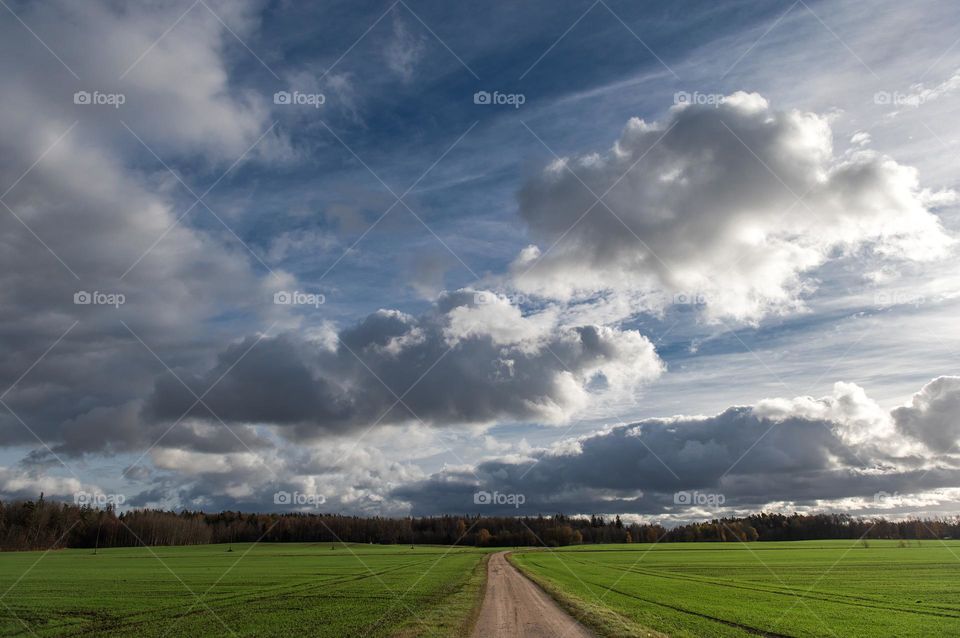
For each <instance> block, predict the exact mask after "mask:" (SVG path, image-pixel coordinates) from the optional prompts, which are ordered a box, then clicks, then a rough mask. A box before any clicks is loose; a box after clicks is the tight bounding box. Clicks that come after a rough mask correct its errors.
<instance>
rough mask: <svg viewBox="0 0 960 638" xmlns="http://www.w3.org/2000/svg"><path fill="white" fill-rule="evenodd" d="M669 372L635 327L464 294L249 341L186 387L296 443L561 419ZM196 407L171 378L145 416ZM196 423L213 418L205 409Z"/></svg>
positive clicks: (232, 417) (229, 416)
mask: <svg viewBox="0 0 960 638" xmlns="http://www.w3.org/2000/svg"><path fill="white" fill-rule="evenodd" d="M245 353H246V354H245ZM237 362H238V363H237ZM660 371H661V364H660V361H659V359H658V358H657V356H656V353H655V352H654V350H653V346H652V344H650V342H649V341H648V340H647V339H646V338H645V337H643V336H641V335H640V334H639V333H638V332H636V331H629V330H628V331H621V330H616V329H611V328H605V327H600V326H592V325H589V326H578V327H559V326H554V325H552V324H545V323H543V322H541V321H540V319H539V318H538V317H524V316H522V315H521V314H520V311H519V309H518V308H516V307H515V306H512V305H511V304H509V303H508V302H507V301H506V300H505V299H503V298H498V297H496V296H495V295H493V294H492V293H488V292H477V291H472V290H467V291H459V292H456V293H450V294H446V295H444V296H442V297H441V299H440V300H439V302H438V304H437V307H436V308H435V309H434V310H433V311H431V312H428V313H426V314H424V315H422V316H420V317H413V316H411V315H407V314H404V313H401V312H398V311H394V310H380V311H377V312H375V313H373V314H371V315H369V316H367V317H366V318H364V319H363V320H362V321H360V322H358V323H357V324H355V325H353V326H351V327H349V328H346V329H344V330H342V331H340V332H339V334H336V335H333V334H331V335H329V339H328V340H326V341H323V342H315V341H314V342H310V341H305V340H303V339H302V338H299V337H297V336H296V335H293V334H284V335H281V336H278V337H267V338H263V339H260V340H257V339H254V338H252V337H251V338H248V339H247V340H245V341H243V342H241V343H237V344H235V345H233V346H231V347H230V348H229V349H227V351H225V352H224V353H223V354H221V355H220V356H219V358H218V363H217V365H215V366H214V367H213V368H211V369H210V370H208V371H206V372H205V373H203V374H201V375H199V376H196V377H191V378H189V380H186V379H185V381H186V382H187V384H188V385H190V386H192V387H193V391H194V392H195V393H196V394H201V393H202V392H204V390H205V389H206V388H208V387H212V388H213V389H212V390H211V391H210V392H209V394H207V395H206V396H205V397H204V403H205V404H206V406H209V409H210V410H212V411H213V413H214V414H215V415H216V417H219V418H221V419H224V420H226V421H235V422H246V423H265V424H282V425H293V426H295V427H294V428H292V429H288V430H286V432H287V434H288V435H289V436H297V437H313V436H319V435H322V434H324V433H329V432H340V431H347V430H351V429H355V428H363V427H369V426H371V425H373V424H374V423H377V422H379V423H384V424H389V423H401V422H408V421H413V420H423V421H424V422H426V423H431V424H436V425H456V424H463V423H487V422H492V421H495V420H499V419H506V420H514V421H524V420H540V421H543V420H546V421H557V422H562V421H564V420H566V419H568V418H569V417H570V416H571V415H572V414H573V413H574V412H575V411H576V410H578V409H580V408H582V407H584V406H585V402H586V401H587V400H588V399H589V396H590V391H589V390H588V387H589V386H591V384H593V385H599V386H602V387H606V386H607V385H608V384H609V383H618V382H623V381H626V382H628V383H629V384H635V383H639V382H642V381H645V380H649V379H652V378H655V377H656V376H657V375H658V374H659V373H660ZM218 380H219V381H218ZM194 402H195V397H194V395H193V394H191V393H190V392H189V391H188V390H187V389H186V388H185V387H184V386H183V385H182V384H181V383H180V382H179V381H178V380H177V379H175V378H174V377H173V376H172V375H164V376H162V377H161V378H160V379H159V380H158V382H157V385H156V387H155V389H154V392H153V395H152V397H151V398H150V400H149V403H148V415H149V417H150V418H159V419H177V418H179V417H181V416H182V415H183V414H184V413H187V412H188V410H190V408H191V405H192V404H193V403H194ZM189 416H192V417H196V418H199V419H211V418H213V417H212V415H211V414H210V412H209V411H208V410H207V408H206V407H204V406H196V407H195V408H194V409H192V410H190V412H189Z"/></svg>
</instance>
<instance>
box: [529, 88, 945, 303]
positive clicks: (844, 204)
mask: <svg viewBox="0 0 960 638" xmlns="http://www.w3.org/2000/svg"><path fill="white" fill-rule="evenodd" d="M608 191H609V192H608ZM601 195H604V197H603V203H596V200H597V197H596V196H601ZM952 197H953V196H952V194H944V193H931V192H930V191H928V190H924V189H922V188H921V186H920V184H919V179H918V175H917V172H916V171H915V170H914V169H912V168H911V167H908V166H903V165H901V164H898V163H897V162H896V161H895V160H893V159H891V158H889V157H886V156H883V155H880V154H878V153H875V152H872V151H868V150H859V151H857V152H853V153H846V154H843V155H837V154H835V153H834V149H833V140H832V133H831V127H830V122H829V120H828V119H827V118H826V117H823V116H820V115H817V114H814V113H807V112H802V111H796V110H791V111H777V110H775V109H773V108H772V107H771V106H770V105H769V104H768V103H767V101H766V100H765V99H764V98H763V97H761V96H760V95H757V94H755V93H754V94H748V93H742V92H740V93H734V94H733V95H730V96H727V97H726V98H725V100H724V101H723V103H722V104H720V105H718V106H716V107H714V106H708V105H686V106H681V107H675V108H673V109H671V111H670V113H669V115H668V116H667V117H666V118H665V119H664V120H663V121H660V122H654V123H647V122H644V121H643V120H640V119H637V118H634V119H632V120H631V121H630V122H629V123H628V124H627V126H626V128H625V129H624V131H623V133H622V135H621V137H620V139H619V140H617V142H616V143H615V144H614V146H613V147H612V148H611V149H610V150H609V151H608V152H606V153H604V154H597V153H591V154H585V155H581V156H577V157H568V158H562V159H561V160H558V161H554V162H552V163H551V164H550V165H549V166H548V167H547V168H546V169H545V170H544V171H543V173H542V174H541V175H540V176H539V177H537V178H536V179H534V180H532V181H530V182H528V183H527V185H526V186H525V187H524V189H523V190H522V192H521V195H520V203H521V215H522V216H523V218H524V220H525V221H526V222H527V223H528V224H529V226H530V229H531V231H532V233H533V234H534V236H535V237H536V238H537V239H538V241H539V242H540V243H539V247H531V248H528V249H526V250H525V251H523V253H522V254H521V255H520V257H519V258H518V259H517V261H516V262H515V263H514V265H513V273H514V277H515V283H516V285H517V286H518V287H519V288H521V289H522V290H525V291H529V292H532V293H537V294H543V295H548V296H554V297H560V298H571V297H577V296H582V295H592V294H595V293H596V291H597V290H605V289H606V290H611V289H612V290H628V291H643V292H648V293H651V294H652V295H659V298H656V297H654V296H651V297H648V298H647V299H646V300H645V304H646V305H645V306H644V307H641V308H638V310H658V309H659V308H662V307H663V306H664V304H666V303H669V302H670V301H671V300H673V299H675V298H677V296H678V295H680V296H681V297H680V298H681V301H684V300H685V299H684V297H683V296H685V298H689V299H693V300H694V301H697V302H698V303H700V304H703V305H704V307H705V312H706V314H707V316H708V317H710V318H723V317H732V318H735V319H739V320H745V321H756V320H758V319H760V318H762V317H763V316H764V315H767V314H782V313H786V312H789V311H795V310H798V309H801V308H802V307H803V299H802V297H803V295H805V294H807V293H810V292H811V291H812V290H814V289H815V288H816V281H815V280H814V278H813V277H811V273H812V271H814V270H815V269H816V268H818V267H820V266H822V265H823V264H825V263H826V262H828V261H830V260H831V259H834V258H836V257H838V256H843V255H850V254H853V253H856V252H858V251H868V252H869V253H870V254H872V255H874V256H875V257H876V258H877V259H889V260H915V261H925V260H932V259H936V258H938V257H942V256H943V255H945V254H946V251H947V248H948V247H949V246H950V245H951V244H952V242H953V240H952V239H951V238H950V237H949V236H948V235H947V234H946V233H945V231H944V229H943V228H942V226H941V223H940V220H939V219H938V218H937V216H936V215H935V214H934V213H933V212H931V210H930V209H931V206H934V205H937V204H942V203H943V202H944V201H948V200H950V199H952ZM591 207H592V209H591ZM607 207H609V210H608V209H607ZM588 210H590V212H589V213H587V214H586V215H584V213H585V212H586V211H588ZM581 216H582V218H581Z"/></svg>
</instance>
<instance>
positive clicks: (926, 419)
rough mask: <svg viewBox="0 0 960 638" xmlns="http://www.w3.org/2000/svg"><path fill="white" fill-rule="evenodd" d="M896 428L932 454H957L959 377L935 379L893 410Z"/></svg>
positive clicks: (958, 436)
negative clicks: (907, 403)
mask: <svg viewBox="0 0 960 638" xmlns="http://www.w3.org/2000/svg"><path fill="white" fill-rule="evenodd" d="M893 418H894V421H895V422H896V425H897V429H899V430H900V431H901V432H903V433H904V434H906V435H908V436H911V437H913V438H915V439H918V440H920V441H923V442H924V443H925V444H926V445H927V446H928V447H929V448H930V449H931V450H933V451H935V452H941V453H948V452H957V447H956V446H957V440H958V439H960V377H939V378H937V379H934V380H933V381H931V382H930V383H928V384H927V385H925V386H923V389H921V390H920V392H918V393H916V394H915V395H913V399H912V400H911V402H910V404H909V405H905V406H902V407H899V408H897V409H896V410H894V411H893Z"/></svg>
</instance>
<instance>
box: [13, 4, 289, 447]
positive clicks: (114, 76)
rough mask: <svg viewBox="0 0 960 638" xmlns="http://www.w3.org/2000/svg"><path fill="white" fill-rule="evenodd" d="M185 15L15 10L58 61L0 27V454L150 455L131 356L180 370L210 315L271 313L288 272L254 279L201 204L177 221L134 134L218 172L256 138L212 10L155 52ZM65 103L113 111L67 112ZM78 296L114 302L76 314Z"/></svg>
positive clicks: (147, 375)
mask: <svg viewBox="0 0 960 638" xmlns="http://www.w3.org/2000/svg"><path fill="white" fill-rule="evenodd" d="M210 6H211V8H213V9H214V10H216V11H217V12H218V15H219V16H220V17H221V18H222V19H223V20H224V22H226V23H227V24H230V25H232V26H231V28H233V29H234V30H236V31H237V32H238V33H243V34H246V33H247V32H248V30H249V29H252V28H253V27H254V26H255V23H254V21H253V19H252V18H251V8H252V7H253V5H252V4H250V3H229V4H224V5H221V3H211V4H210ZM187 8H189V4H182V5H177V4H172V5H163V6H161V5H142V6H138V7H126V8H121V7H119V6H117V5H116V4H115V3H110V2H99V1H94V2H89V3H84V6H83V7H80V6H79V5H76V4H74V3H70V2H49V3H30V4H24V5H22V6H18V7H16V10H17V11H18V15H19V16H20V17H21V19H23V20H24V22H26V23H27V24H29V25H31V28H32V29H33V30H34V32H35V33H36V34H37V35H38V36H39V37H41V38H43V39H44V40H45V41H47V42H50V43H55V48H56V52H57V54H58V55H59V57H60V60H58V59H57V57H55V56H54V55H52V54H51V53H50V52H49V51H47V50H46V49H45V48H44V47H43V45H42V44H41V43H40V42H38V41H37V39H36V38H35V37H34V36H33V35H32V34H31V32H30V31H29V30H27V29H26V28H24V26H23V25H22V24H21V23H20V22H18V21H17V20H14V19H13V18H12V17H11V16H9V15H8V17H10V18H11V19H9V20H4V21H3V22H2V23H0V51H2V52H3V55H0V69H2V71H3V73H2V77H3V81H2V82H3V90H2V91H0V107H2V112H3V117H2V118H0V184H3V186H2V191H0V192H2V201H3V203H4V205H5V206H4V207H0V237H2V238H3V239H2V243H3V248H2V250H0V290H2V296H3V304H0V335H2V337H0V380H2V381H3V385H2V387H0V391H2V392H3V400H4V402H5V403H6V404H7V405H8V406H9V407H10V409H11V410H13V411H14V412H15V413H16V414H14V413H13V412H10V411H8V410H5V409H4V410H0V444H3V445H24V444H26V445H31V446H34V445H37V439H36V438H35V437H39V438H40V439H42V440H43V441H45V442H47V443H49V445H50V446H51V447H53V448H55V449H56V450H58V451H59V452H60V453H62V454H65V455H66V454H70V453H77V454H83V453H95V452H120V451H129V450H131V449H136V448H137V447H141V446H142V447H146V446H147V445H149V443H150V439H151V437H155V436H156V435H157V434H156V433H155V432H154V431H153V430H152V428H153V424H149V423H147V424H144V423H142V422H140V420H139V418H138V417H139V412H140V407H139V404H140V402H141V400H142V397H144V396H146V395H147V394H148V393H149V391H150V388H151V387H152V383H153V380H154V378H155V377H156V374H157V373H158V370H161V369H163V366H162V364H161V363H160V362H159V361H157V358H155V357H154V355H153V354H151V353H150V351H149V350H148V349H147V347H145V345H144V344H149V348H151V349H153V350H154V351H155V352H157V353H160V354H158V356H159V357H160V358H162V359H164V360H171V361H173V362H174V363H175V364H177V365H183V364H185V363H186V362H187V361H189V360H209V359H208V358H207V357H208V355H209V353H210V352H209V351H210V349H219V348H220V347H222V345H223V344H224V343H227V342H229V339H230V337H227V336H225V335H224V332H225V331H222V328H221V327H220V326H218V325H216V324H212V323H210V322H209V320H210V319H211V318H212V317H215V316H217V315H219V314H221V313H223V312H224V309H225V308H230V309H231V310H232V311H233V312H235V313H236V316H238V317H240V316H246V317H251V318H252V322H259V320H261V318H262V316H263V315H264V314H266V313H276V312H278V311H279V309H278V307H273V308H268V309H263V308H264V307H265V306H267V304H265V303H263V301H264V300H267V299H269V298H270V295H271V294H272V291H273V290H275V289H276V288H277V287H278V286H281V285H285V284H288V283H290V278H289V277H288V276H287V275H286V274H285V273H283V272H282V271H279V270H278V271H277V273H276V274H277V277H276V278H273V277H264V276H262V275H260V274H258V273H257V272H255V271H254V270H253V268H251V261H252V259H251V257H250V255H249V254H248V253H247V252H246V250H245V248H244V247H243V246H241V245H240V244H239V243H238V242H237V241H236V238H234V237H232V236H230V235H229V234H227V235H226V236H221V235H218V234H216V233H210V232H204V231H201V230H199V229H198V228H197V227H195V226H194V225H193V224H192V222H193V221H194V219H195V217H196V216H198V215H205V216H209V213H208V212H207V211H206V210H205V209H204V207H203V205H201V204H198V205H196V206H194V207H193V209H192V210H191V212H192V214H193V216H192V217H191V216H189V215H187V216H185V211H186V210H190V209H188V206H189V205H190V204H191V203H192V201H193V200H192V199H188V200H187V202H186V203H185V204H184V203H182V200H180V198H179V196H180V195H181V194H182V193H184V192H185V191H184V190H183V189H182V187H181V186H180V185H179V184H178V183H177V182H176V180H175V179H174V178H173V177H172V176H171V175H170V174H169V173H168V172H167V171H166V169H165V168H164V167H163V165H162V164H161V163H160V162H158V161H157V159H156V158H155V157H154V156H153V154H152V153H151V151H150V150H147V149H146V148H144V146H143V144H141V141H140V140H138V139H137V137H140V138H141V140H142V141H143V142H145V143H146V144H147V145H149V146H150V148H151V149H152V150H153V151H154V152H156V153H157V154H158V155H159V156H160V157H161V158H162V161H164V162H166V163H167V164H169V165H173V166H176V167H178V168H179V167H182V166H184V165H189V166H192V167H197V166H203V167H214V168H215V169H216V171H215V173H216V175H220V174H223V171H225V170H226V168H228V167H229V166H230V165H231V164H233V163H234V162H235V161H237V160H238V158H239V157H240V156H241V155H242V154H243V153H244V151H245V150H247V149H249V148H251V146H253V145H254V144H255V143H256V142H257V140H258V139H259V138H260V136H261V135H262V134H263V133H264V132H265V131H267V130H268V129H269V126H270V121H269V119H268V118H267V111H266V109H265V108H262V107H261V106H260V100H258V99H254V98H253V96H251V95H248V94H247V93H245V92H244V91H242V90H239V89H236V88H235V87H233V86H232V85H231V83H230V82H229V81H228V68H229V64H230V63H229V62H228V60H227V59H226V53H225V38H231V39H232V38H233V36H232V35H230V34H229V32H228V31H227V28H226V27H225V26H224V25H223V24H221V22H220V21H219V20H218V19H217V17H216V16H214V15H213V14H212V13H211V12H210V11H208V10H207V9H205V8H204V7H203V6H202V5H197V6H195V7H194V8H193V9H192V11H191V13H190V15H189V16H187V17H186V18H185V19H184V20H183V21H182V22H181V23H180V24H178V26H177V27H176V28H174V29H172V30H170V32H169V33H167V34H166V35H165V36H164V37H163V38H162V39H161V40H160V41H159V42H157V39H158V38H159V37H160V35H161V34H162V33H163V30H164V29H165V28H167V27H168V26H169V25H171V24H173V23H174V22H175V21H176V19H177V17H178V16H180V15H181V14H183V12H184V11H186V9H187ZM154 43H156V44H155V46H153V47H152V48H151V45H152V44H154ZM141 54H143V56H142V58H141V57H140V56H141ZM138 58H139V61H138ZM61 60H62V62H63V63H61ZM135 62H136V64H134V63H135ZM67 66H69V68H67ZM74 76H76V77H74ZM38 78H39V79H38ZM76 91H86V92H88V93H92V92H93V91H99V92H101V93H120V94H123V95H124V97H125V102H124V103H123V105H122V106H121V107H120V108H113V107H112V106H105V105H96V104H82V103H80V104H77V103H75V101H74V92H76ZM128 129H129V130H128ZM131 131H133V134H131ZM276 141H277V140H276V139H274V138H273V137H271V136H270V135H268V136H267V137H265V138H263V139H260V142H259V143H258V144H256V146H255V148H254V149H253V150H252V151H251V152H250V153H249V154H247V156H246V157H247V158H248V159H249V158H251V157H257V156H258V155H259V153H260V151H261V150H264V149H267V148H268V147H269V146H270V145H271V143H272V142H276ZM277 143H279V142H277ZM264 144H265V145H264ZM266 152H268V154H269V151H266ZM198 173H199V174H203V173H204V171H203V170H201V171H198ZM188 181H192V180H188ZM211 181H212V179H211ZM192 186H193V188H194V189H196V192H203V189H200V185H197V184H192ZM208 219H212V217H208ZM214 223H216V222H214ZM80 291H85V292H87V293H93V292H95V291H99V292H101V293H110V294H118V295H122V296H123V298H124V303H123V304H119V305H99V304H76V303H75V300H74V295H75V294H77V293H78V292H80ZM238 324H239V325H240V327H241V329H242V330H243V331H244V332H248V331H249V330H250V328H249V326H246V325H243V324H242V322H241V320H239V319H238ZM127 326H128V327H129V329H128V328H127ZM201 331H202V332H203V334H204V337H205V338H204V339H203V340H202V342H201V343H198V342H197V341H195V339H196V337H197V335H198V334H199V333H200V332H201ZM134 333H135V334H134ZM140 339H142V340H143V342H144V343H143V344H141V343H140V342H139V340H140ZM191 341H192V342H193V343H190V342H191ZM48 349H49V351H48ZM25 373H28V374H25ZM14 384H15V387H14ZM141 449H142V448H141Z"/></svg>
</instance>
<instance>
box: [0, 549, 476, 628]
mask: <svg viewBox="0 0 960 638" xmlns="http://www.w3.org/2000/svg"><path fill="white" fill-rule="evenodd" d="M228 549H232V550H233V551H228ZM486 553H487V552H485V551H484V550H478V549H474V548H449V547H435V546H423V545H418V546H417V547H416V548H415V549H411V548H410V546H409V545H407V546H381V545H340V544H337V545H336V546H335V549H333V550H331V544H330V543H326V544H315V543H284V544H266V543H260V544H258V545H252V544H234V545H232V546H229V547H228V546H227V545H201V546H189V547H154V548H149V549H147V548H142V547H141V548H118V549H101V550H100V551H99V552H98V553H97V554H96V555H94V554H93V552H92V550H89V549H67V550H60V551H54V552H49V553H47V554H46V555H43V552H6V553H0V596H2V598H0V636H24V635H26V636H34V635H35V636H104V635H110V636H140V637H144V636H150V637H154V636H156V637H159V636H171V637H173V636H234V635H235V636H306V635H310V636H392V635H398V634H399V635H410V636H414V635H426V636H456V635H461V634H462V632H463V627H464V623H466V622H468V621H469V618H470V617H471V615H472V614H473V613H475V612H476V608H475V606H476V604H477V602H478V601H479V596H480V591H481V587H482V583H483V579H484V565H485V562H484V560H483V558H484V556H485V555H486ZM41 557H42V558H41Z"/></svg>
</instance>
